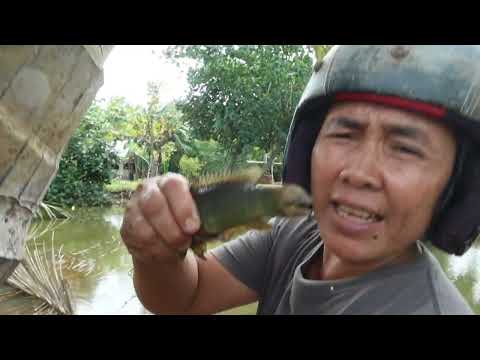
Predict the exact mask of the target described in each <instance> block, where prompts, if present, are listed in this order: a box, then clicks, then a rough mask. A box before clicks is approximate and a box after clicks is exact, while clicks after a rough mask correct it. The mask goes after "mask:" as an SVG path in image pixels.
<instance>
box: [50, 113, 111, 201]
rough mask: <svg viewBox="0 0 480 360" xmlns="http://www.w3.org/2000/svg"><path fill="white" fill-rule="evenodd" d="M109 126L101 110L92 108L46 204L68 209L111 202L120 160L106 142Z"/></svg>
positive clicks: (61, 168)
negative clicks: (108, 189) (111, 187)
mask: <svg viewBox="0 0 480 360" xmlns="http://www.w3.org/2000/svg"><path fill="white" fill-rule="evenodd" d="M107 132H108V126H107V124H106V122H105V121H104V118H103V117H102V112H101V109H100V108H99V107H98V106H96V105H94V106H92V107H91V108H90V109H89V111H88V112H87V114H86V115H85V117H84V119H83V120H82V122H81V123H80V126H79V128H78V129H77V130H76V131H75V133H74V135H73V136H72V138H71V140H70V142H69V144H68V146H67V149H66V150H65V152H64V154H63V156H62V159H61V161H60V165H59V169H58V173H57V176H56V177H55V179H54V180H53V182H52V184H51V185H50V188H49V190H48V192H47V194H46V197H45V201H49V202H53V203H56V204H60V205H67V206H72V205H75V206H104V205H110V204H111V201H110V198H109V196H108V193H107V192H106V191H105V189H104V186H105V185H106V184H109V183H110V180H111V178H112V173H113V168H114V167H115V166H118V157H117V156H116V154H115V153H114V152H113V149H112V145H110V143H109V142H108V141H107V140H106V136H107Z"/></svg>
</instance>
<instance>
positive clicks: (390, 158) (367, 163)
mask: <svg viewBox="0 0 480 360" xmlns="http://www.w3.org/2000/svg"><path fill="white" fill-rule="evenodd" d="M439 121H440V120H432V119H429V118H427V117H424V116H421V115H417V114H412V113H409V112H406V111H401V110H396V109H392V108H388V107H384V106H379V105H374V104H368V103H342V104H339V105H336V106H335V107H333V108H332V110H331V111H330V112H329V114H328V115H327V118H326V119H325V123H324V125H323V126H322V129H321V131H320V133H319V135H318V138H317V141H316V144H315V146H314V148H313V153H312V182H311V189H312V195H313V199H314V210H315V217H316V219H317V221H318V223H319V227H320V233H321V235H322V239H323V241H324V243H325V245H326V246H327V247H328V249H329V250H330V251H332V252H333V253H335V254H336V255H337V256H338V257H340V258H342V259H344V260H345V261H350V262H361V263H365V262H370V261H372V262H374V261H381V260H383V259H388V258H390V257H394V256H396V255H398V254H401V253H402V252H404V251H405V250H407V249H408V248H410V246H411V245H412V244H413V243H414V242H415V241H417V240H419V239H420V237H421V236H422V235H423V234H424V232H425V231H426V229H427V227H428V226H429V224H430V221H431V218H432V215H433V210H434V207H435V205H436V202H437V200H438V199H439V197H440V195H441V193H442V191H443V189H444V187H445V186H446V184H447V182H448V179H449V177H450V175H451V173H452V170H453V164H454V159H455V140H454V137H453V136H452V134H451V133H450V131H449V130H447V129H446V128H445V127H444V126H443V125H441V124H440V123H439Z"/></svg>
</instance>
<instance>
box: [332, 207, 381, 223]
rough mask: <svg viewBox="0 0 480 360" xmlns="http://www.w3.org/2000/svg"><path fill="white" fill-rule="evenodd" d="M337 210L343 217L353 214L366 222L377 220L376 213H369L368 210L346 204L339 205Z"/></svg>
mask: <svg viewBox="0 0 480 360" xmlns="http://www.w3.org/2000/svg"><path fill="white" fill-rule="evenodd" d="M337 212H338V213H339V214H340V215H342V216H343V217H347V216H350V217H352V216H353V217H356V218H359V219H362V220H364V221H366V222H373V221H375V220H376V215H375V214H372V213H369V212H368V211H365V210H360V209H354V208H351V207H349V206H346V205H338V206H337Z"/></svg>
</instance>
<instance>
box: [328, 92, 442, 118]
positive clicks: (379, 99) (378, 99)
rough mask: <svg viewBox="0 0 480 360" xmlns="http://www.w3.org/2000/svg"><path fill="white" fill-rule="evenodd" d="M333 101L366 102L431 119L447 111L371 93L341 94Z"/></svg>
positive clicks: (437, 107) (419, 102) (439, 116)
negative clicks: (423, 115)
mask: <svg viewBox="0 0 480 360" xmlns="http://www.w3.org/2000/svg"><path fill="white" fill-rule="evenodd" d="M335 101H366V102H372V103H377V104H381V105H387V106H392V107H396V108H400V109H404V110H409V111H415V112H419V113H422V114H425V115H428V116H431V117H433V118H436V119H439V118H443V117H444V116H445V115H446V113H447V110H446V109H445V108H443V107H441V106H436V105H431V104H427V103H424V102H421V101H416V100H410V99H404V98H400V97H398V96H388V95H378V94H373V93H350V92H341V93H337V94H336V96H335Z"/></svg>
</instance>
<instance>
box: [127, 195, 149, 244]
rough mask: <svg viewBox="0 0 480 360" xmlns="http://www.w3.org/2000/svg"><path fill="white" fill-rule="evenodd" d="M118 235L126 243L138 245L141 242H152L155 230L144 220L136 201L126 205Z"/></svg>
mask: <svg viewBox="0 0 480 360" xmlns="http://www.w3.org/2000/svg"><path fill="white" fill-rule="evenodd" d="M120 235H121V236H122V239H123V240H124V242H125V243H126V245H130V244H136V245H138V246H140V245H141V244H142V243H152V242H153V238H154V237H155V236H156V233H155V230H154V229H153V228H152V226H151V225H150V224H149V223H148V222H147V221H146V219H145V218H144V216H143V215H142V213H141V211H140V209H139V208H138V206H137V204H136V202H131V203H130V204H128V205H127V209H126V211H125V214H124V217H123V222H122V226H121V228H120Z"/></svg>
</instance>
